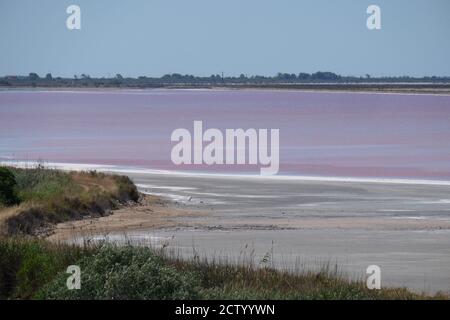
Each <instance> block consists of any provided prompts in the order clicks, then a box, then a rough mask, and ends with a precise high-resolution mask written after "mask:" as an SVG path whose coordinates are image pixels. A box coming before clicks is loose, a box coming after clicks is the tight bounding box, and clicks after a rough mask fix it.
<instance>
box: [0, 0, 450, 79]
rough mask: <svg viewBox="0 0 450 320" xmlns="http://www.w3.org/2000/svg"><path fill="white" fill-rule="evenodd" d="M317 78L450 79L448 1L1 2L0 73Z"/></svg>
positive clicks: (167, 0) (45, 0)
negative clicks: (70, 21)
mask: <svg viewBox="0 0 450 320" xmlns="http://www.w3.org/2000/svg"><path fill="white" fill-rule="evenodd" d="M71 4H75V5H78V6H79V7H80V8H81V29H80V30H69V29H68V28H67V27H66V19H67V17H68V16H69V15H68V14H67V13H66V9H67V7H68V6H69V5H71ZM371 4H375V5H378V6H379V7H380V8H381V26H382V28H381V30H369V29H368V28H367V26H366V20H367V18H368V16H369V15H368V14H367V13H366V10H367V7H368V6H369V5H371ZM316 71H332V72H336V73H339V74H342V75H355V76H364V75H366V74H370V75H372V76H397V75H409V76H430V75H437V76H450V1H449V0H220V1H219V0H129V1H123V0H69V1H67V0H0V76H1V75H17V74H22V75H28V73H30V72H36V73H38V74H40V75H41V76H43V75H45V74H46V73H48V72H50V73H52V74H53V76H64V77H73V76H74V75H75V74H77V75H80V74H82V73H85V74H89V75H90V76H92V77H103V76H115V75H116V74H117V73H120V74H122V75H123V76H131V77H136V76H143V75H145V76H162V75H164V74H167V73H182V74H194V75H199V76H209V75H211V74H219V73H222V72H223V73H224V75H225V76H230V75H239V74H241V73H243V74H247V75H255V74H258V75H275V74H276V73H277V72H288V73H299V72H309V73H311V72H316Z"/></svg>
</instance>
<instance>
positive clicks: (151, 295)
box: [36, 246, 199, 299]
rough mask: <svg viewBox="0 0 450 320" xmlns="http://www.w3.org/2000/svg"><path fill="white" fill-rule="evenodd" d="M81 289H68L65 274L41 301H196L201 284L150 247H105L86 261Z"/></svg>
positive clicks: (82, 262) (47, 288)
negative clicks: (176, 268)
mask: <svg viewBox="0 0 450 320" xmlns="http://www.w3.org/2000/svg"><path fill="white" fill-rule="evenodd" d="M78 265H79V266H80V268H81V289H80V290H68V289H67V287H66V280H67V277H68V274H66V273H61V274H60V275H59V276H58V277H57V278H56V279H55V280H54V281H53V282H52V283H50V284H49V285H47V286H45V287H44V288H43V289H42V290H41V291H40V292H39V293H38V294H37V296H36V298H38V299H195V298H198V296H199V295H198V290H199V282H198V280H197V277H196V276H194V274H193V273H189V272H188V273H179V272H178V271H177V270H175V268H173V267H171V266H168V265H167V264H166V263H164V261H163V260H162V259H161V258H160V257H158V256H156V255H155V253H153V252H152V251H151V250H149V249H148V248H137V247H122V248H121V247H111V246H106V247H102V248H101V249H100V250H99V251H98V253H97V254H95V255H93V256H90V257H87V258H83V259H82V260H80V261H79V263H78Z"/></svg>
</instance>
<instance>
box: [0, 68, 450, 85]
mask: <svg viewBox="0 0 450 320" xmlns="http://www.w3.org/2000/svg"><path fill="white" fill-rule="evenodd" d="M422 82H423V83H438V82H450V77H435V76H432V77H409V76H399V77H371V76H370V75H368V74H367V75H365V76H364V77H355V76H341V75H338V74H335V73H333V72H322V71H319V72H315V73H304V72H301V73H298V74H297V73H278V74H277V75H275V76H272V77H270V76H258V75H252V76H247V75H245V74H241V75H239V76H223V75H221V74H213V75H211V76H209V77H199V76H194V75H189V74H186V75H183V74H179V73H172V74H166V75H164V76H162V77H147V76H140V77H137V78H129V77H123V76H122V75H121V74H117V75H116V76H114V77H102V78H94V77H90V76H89V75H88V74H81V75H74V76H73V78H62V77H53V76H52V74H51V73H47V74H46V75H45V76H44V77H41V76H39V75H38V74H37V73H35V72H31V73H29V74H28V76H17V75H8V76H4V77H0V86H3V87H8V86H13V87H15V86H18V87H20V86H31V87H36V86H39V87H137V88H147V87H166V86H233V85H277V84H320V83H335V84H345V83H354V84H358V83H422Z"/></svg>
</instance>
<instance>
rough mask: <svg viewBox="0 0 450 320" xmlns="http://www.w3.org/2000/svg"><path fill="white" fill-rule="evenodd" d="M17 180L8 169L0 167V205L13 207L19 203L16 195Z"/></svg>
mask: <svg viewBox="0 0 450 320" xmlns="http://www.w3.org/2000/svg"><path fill="white" fill-rule="evenodd" d="M16 184H17V183H16V179H15V177H14V174H13V173H12V172H11V170H9V169H8V168H3V167H0V205H1V204H3V205H7V206H9V205H13V204H17V203H18V202H19V199H18V197H17V195H16V190H15V187H16Z"/></svg>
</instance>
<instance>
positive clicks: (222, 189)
mask: <svg viewBox="0 0 450 320" xmlns="http://www.w3.org/2000/svg"><path fill="white" fill-rule="evenodd" d="M121 172H122V173H125V174H127V175H128V176H130V177H131V178H132V179H133V180H134V181H135V183H136V184H137V185H138V187H139V190H140V191H141V192H143V193H146V194H151V195H152V196H148V197H146V198H145V201H144V203H142V204H140V205H138V206H133V207H125V208H122V209H120V210H117V211H115V212H114V213H113V214H112V215H110V216H107V217H102V218H99V219H87V220H82V221H75V222H68V223H64V224H60V225H58V226H57V228H56V229H55V233H54V234H53V235H51V236H50V239H51V240H54V241H60V240H62V241H69V242H77V241H84V240H86V239H94V240H108V241H113V242H124V241H134V242H135V243H136V244H140V245H142V244H144V245H147V244H148V245H153V246H155V245H156V246H158V245H164V246H168V247H170V248H172V249H174V250H176V251H178V253H179V254H181V255H183V256H185V257H187V258H188V257H191V256H192V255H194V254H196V255H197V254H200V255H202V256H204V257H207V258H209V259H212V258H214V259H218V258H219V259H222V258H223V259H227V260H228V261H230V260H231V261H234V260H236V261H242V260H251V261H253V262H256V263H258V261H260V260H261V259H262V257H264V256H266V255H267V254H269V255H270V256H271V258H270V263H271V264H272V265H273V266H274V267H276V268H282V269H290V270H292V269H298V268H302V269H305V268H308V269H317V268H320V267H322V266H323V264H332V265H333V264H336V265H337V266H338V268H339V270H341V271H342V272H344V273H345V274H347V275H348V276H349V277H351V278H355V277H356V278H358V277H359V278H361V277H364V276H365V271H366V268H367V267H368V266H369V265H372V264H376V265H379V266H380V267H381V270H382V285H384V286H404V287H408V288H409V289H412V290H415V291H418V292H422V291H423V292H429V293H433V292H437V291H444V292H449V291H450V200H449V198H450V186H449V185H446V184H439V183H438V184H433V183H424V184H420V183H416V182H413V181H412V182H410V183H404V181H403V182H402V183H395V182H386V181H384V182H383V181H336V180H333V179H330V180H329V181H327V180H326V179H321V180H320V179H319V180H302V179H293V180H292V179H256V178H255V179H251V178H247V177H237V176H236V177H223V176H209V175H204V176H194V175H183V174H168V173H164V172H155V171H151V172H144V171H139V170H133V171H130V172H126V170H122V171H121Z"/></svg>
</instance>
